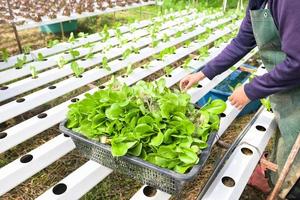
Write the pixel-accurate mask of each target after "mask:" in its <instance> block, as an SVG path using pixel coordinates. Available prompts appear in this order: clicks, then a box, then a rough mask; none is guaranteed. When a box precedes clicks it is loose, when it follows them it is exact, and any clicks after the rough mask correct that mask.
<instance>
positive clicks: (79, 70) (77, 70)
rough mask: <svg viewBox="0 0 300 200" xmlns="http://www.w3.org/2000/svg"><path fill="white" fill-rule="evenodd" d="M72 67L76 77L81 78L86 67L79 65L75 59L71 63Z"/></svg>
mask: <svg viewBox="0 0 300 200" xmlns="http://www.w3.org/2000/svg"><path fill="white" fill-rule="evenodd" d="M71 69H72V71H73V73H74V74H75V76H76V78H81V74H82V73H83V72H84V68H82V67H79V65H78V63H77V62H75V61H74V62H72V63H71Z"/></svg>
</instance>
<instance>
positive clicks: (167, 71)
mask: <svg viewBox="0 0 300 200" xmlns="http://www.w3.org/2000/svg"><path fill="white" fill-rule="evenodd" d="M172 71H173V68H172V67H171V66H167V67H165V68H164V72H165V74H166V77H171V76H172V75H171V73H172Z"/></svg>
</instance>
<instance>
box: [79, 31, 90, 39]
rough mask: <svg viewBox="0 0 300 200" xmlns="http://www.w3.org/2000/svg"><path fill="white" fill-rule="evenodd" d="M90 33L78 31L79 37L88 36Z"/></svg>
mask: <svg viewBox="0 0 300 200" xmlns="http://www.w3.org/2000/svg"><path fill="white" fill-rule="evenodd" d="M88 35H89V34H88V33H84V32H79V33H78V37H80V38H86V37H87V36H88Z"/></svg>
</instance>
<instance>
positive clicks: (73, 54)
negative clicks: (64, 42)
mask: <svg viewBox="0 0 300 200" xmlns="http://www.w3.org/2000/svg"><path fill="white" fill-rule="evenodd" d="M70 54H71V56H72V58H73V59H76V58H77V57H78V56H80V52H79V51H77V50H74V49H70Z"/></svg>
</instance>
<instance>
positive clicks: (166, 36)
mask: <svg viewBox="0 0 300 200" xmlns="http://www.w3.org/2000/svg"><path fill="white" fill-rule="evenodd" d="M162 41H163V42H169V41H170V36H168V35H167V34H166V33H164V35H163V38H162Z"/></svg>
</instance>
